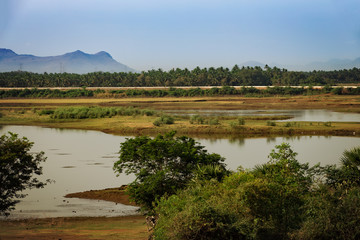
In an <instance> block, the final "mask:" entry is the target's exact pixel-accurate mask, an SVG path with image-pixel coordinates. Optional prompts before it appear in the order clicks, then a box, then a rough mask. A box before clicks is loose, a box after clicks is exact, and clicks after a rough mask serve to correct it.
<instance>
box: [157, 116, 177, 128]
mask: <svg viewBox="0 0 360 240" xmlns="http://www.w3.org/2000/svg"><path fill="white" fill-rule="evenodd" d="M174 122H175V120H174V118H173V117H172V116H169V115H161V116H160V117H159V118H157V119H155V121H154V122H153V124H154V125H155V126H157V127H158V126H161V125H164V124H173V123H174Z"/></svg>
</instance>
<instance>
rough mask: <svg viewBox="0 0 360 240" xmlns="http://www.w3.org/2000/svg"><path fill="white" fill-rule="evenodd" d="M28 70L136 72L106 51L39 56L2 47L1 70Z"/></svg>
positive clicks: (51, 71)
mask: <svg viewBox="0 0 360 240" xmlns="http://www.w3.org/2000/svg"><path fill="white" fill-rule="evenodd" d="M18 70H21V71H28V72H36V73H44V72H48V73H58V72H68V73H79V74H83V73H89V72H98V71H102V72H136V70H134V69H131V68H129V67H128V66H126V65H124V64H122V63H119V62H117V61H116V60H114V59H113V58H112V57H111V55H110V54H109V53H107V52H105V51H100V52H98V53H96V54H88V53H85V52H83V51H80V50H76V51H74V52H69V53H65V54H63V55H59V56H49V57H37V56H33V55H25V54H16V53H15V52H13V51H12V50H10V49H5V48H0V72H10V71H18Z"/></svg>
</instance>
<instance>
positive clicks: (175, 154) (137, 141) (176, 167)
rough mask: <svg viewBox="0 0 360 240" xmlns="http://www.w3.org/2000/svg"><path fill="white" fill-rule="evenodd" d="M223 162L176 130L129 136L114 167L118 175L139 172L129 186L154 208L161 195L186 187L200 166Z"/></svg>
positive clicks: (135, 197) (133, 195) (134, 196)
mask: <svg viewBox="0 0 360 240" xmlns="http://www.w3.org/2000/svg"><path fill="white" fill-rule="evenodd" d="M223 161H224V159H223V158H222V157H220V156H219V155H218V154H215V153H212V154H209V153H208V152H207V150H205V149H204V147H203V146H201V145H199V143H197V142H196V141H195V140H194V139H192V138H189V137H185V136H181V137H175V132H170V133H167V134H165V135H158V136H157V137H155V138H153V139H152V138H150V137H146V136H141V137H135V138H129V139H127V140H126V141H125V142H123V143H121V149H120V156H119V161H117V162H115V164H114V170H115V172H117V173H118V174H120V173H123V172H125V173H126V174H135V176H136V180H135V181H134V182H132V183H131V184H130V186H129V187H128V192H129V194H130V197H131V198H132V199H133V200H134V201H135V202H136V203H138V204H140V205H141V206H143V208H144V209H145V210H151V209H152V208H153V207H154V204H156V200H158V199H160V197H162V196H164V195H172V194H174V193H175V192H176V191H177V190H178V189H182V188H185V187H186V184H187V183H188V182H189V181H190V180H191V179H192V178H193V176H194V171H195V170H196V169H197V168H198V166H205V165H209V164H215V165H221V166H224V164H223Z"/></svg>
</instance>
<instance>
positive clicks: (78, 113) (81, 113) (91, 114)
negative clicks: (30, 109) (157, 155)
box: [39, 106, 155, 119]
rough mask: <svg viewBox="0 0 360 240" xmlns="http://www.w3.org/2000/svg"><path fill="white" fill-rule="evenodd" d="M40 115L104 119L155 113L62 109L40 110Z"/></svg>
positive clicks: (117, 109) (149, 111)
mask: <svg viewBox="0 0 360 240" xmlns="http://www.w3.org/2000/svg"><path fill="white" fill-rule="evenodd" d="M39 114H40V115H50V117H51V118H54V119H84V118H105V117H113V116H117V115H118V116H137V115H144V116H152V115H154V114H155V111H153V110H148V109H139V108H134V107H98V106H92V107H63V108H56V109H55V110H46V109H45V110H42V111H40V112H39Z"/></svg>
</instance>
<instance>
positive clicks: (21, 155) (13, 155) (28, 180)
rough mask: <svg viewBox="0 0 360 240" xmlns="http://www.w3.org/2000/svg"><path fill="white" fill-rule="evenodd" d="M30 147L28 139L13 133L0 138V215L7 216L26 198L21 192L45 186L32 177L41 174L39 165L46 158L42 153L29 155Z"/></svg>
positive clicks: (31, 144)
mask: <svg viewBox="0 0 360 240" xmlns="http://www.w3.org/2000/svg"><path fill="white" fill-rule="evenodd" d="M32 146H33V143H32V142H29V140H28V139H26V138H22V139H19V138H18V137H17V135H16V134H13V133H9V135H2V136H1V137H0V183H1V184H0V215H1V214H5V215H8V214H9V211H11V210H13V209H14V206H15V205H16V203H18V202H19V201H20V200H19V198H23V197H25V196H26V195H25V194H22V193H21V191H23V190H25V189H27V188H42V187H43V186H44V185H45V183H44V182H41V181H39V180H38V179H37V178H35V177H34V175H41V174H42V167H40V163H41V162H43V161H45V159H46V158H45V157H44V153H43V152H40V153H38V154H32V153H30V152H29V151H30V149H31V147H32Z"/></svg>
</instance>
